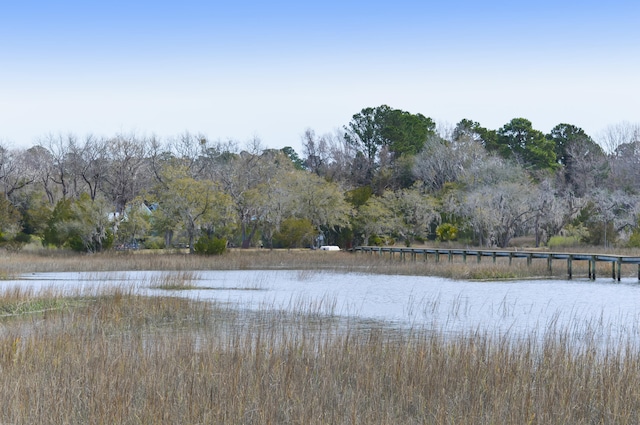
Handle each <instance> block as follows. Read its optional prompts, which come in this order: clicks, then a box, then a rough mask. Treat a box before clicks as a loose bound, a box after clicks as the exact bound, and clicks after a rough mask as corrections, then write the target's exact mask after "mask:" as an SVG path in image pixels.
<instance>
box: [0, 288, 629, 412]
mask: <svg viewBox="0 0 640 425" xmlns="http://www.w3.org/2000/svg"><path fill="white" fill-rule="evenodd" d="M39 297H43V298H45V299H54V300H57V301H58V304H62V302H66V304H65V308H61V309H52V310H48V311H46V312H38V313H33V314H27V312H24V313H23V314H17V315H14V316H12V317H11V319H4V320H3V321H2V326H1V327H0V374H1V376H2V380H1V381H0V400H2V406H1V409H0V423H41V424H64V423H67V424H76V423H96V424H99V423H119V424H140V423H144V424H147V423H157V424H162V423H167V424H169V423H171V424H174V423H183V424H200V423H225V424H327V423H330V424H370V423H375V424H399V423H403V424H412V423H415V424H419V423H420V424H422V423H433V424H453V423H455V424H458V423H473V424H494V423H501V424H524V423H534V424H549V423H616V424H631V423H637V420H638V415H639V414H640V356H639V354H638V353H639V351H638V350H637V348H638V347H637V346H636V344H634V343H633V342H630V341H629V340H625V339H624V338H620V340H618V341H612V342H613V343H614V344H612V345H610V346H607V347H606V348H605V349H604V350H603V349H602V346H601V344H600V342H599V340H598V338H595V337H589V335H585V333H584V332H583V333H581V334H580V336H579V341H577V340H576V337H575V336H574V333H573V329H567V328H562V327H560V328H557V327H555V326H553V324H552V325H550V326H549V329H548V330H547V331H546V333H545V334H544V335H529V336H523V337H521V338H514V337H513V336H510V335H495V334H493V333H491V332H490V331H488V330H477V331H474V332H467V333H463V334H457V335H453V336H452V335H447V334H446V332H444V331H443V330H438V329H437V327H436V328H435V329H412V330H396V329H392V328H389V327H387V326H385V325H384V324H381V323H375V322H366V323H364V322H359V321H357V320H355V319H342V318H339V317H336V316H335V315H334V313H333V307H332V304H331V302H330V300H326V301H322V302H318V301H309V302H304V301H301V302H300V303H299V304H297V305H295V306H293V307H295V308H293V312H292V313H286V312H283V311H272V309H270V308H268V306H265V309H264V310H261V311H255V312H251V311H244V310H234V309H232V308H230V307H228V306H223V305H218V304H210V303H205V302H199V301H194V300H187V299H181V298H173V297H143V296H138V295H135V293H134V291H131V290H130V289H129V288H126V287H122V288H116V289H111V290H104V292H97V293H95V292H92V293H78V294H75V295H74V296H73V297H72V298H66V296H63V295H61V294H57V293H52V292H49V293H45V294H43V295H40V294H33V293H29V292H28V291H27V292H20V291H16V290H13V289H10V290H6V291H4V292H3V293H0V306H1V305H5V304H6V305H15V304H19V303H21V302H27V301H33V300H35V299H38V298H39ZM452 308H453V307H452ZM597 326H598V324H589V326H588V328H589V329H592V328H593V329H595V328H597ZM595 330H596V331H597V329H595ZM577 342H580V343H577Z"/></svg>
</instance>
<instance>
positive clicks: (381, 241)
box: [368, 235, 396, 246]
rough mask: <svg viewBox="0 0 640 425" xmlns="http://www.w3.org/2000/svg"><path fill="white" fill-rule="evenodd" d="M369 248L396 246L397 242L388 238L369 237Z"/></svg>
mask: <svg viewBox="0 0 640 425" xmlns="http://www.w3.org/2000/svg"><path fill="white" fill-rule="evenodd" d="M368 243H369V246H389V245H394V244H395V243H396V240H395V239H393V238H389V237H386V236H378V235H371V236H369V241H368Z"/></svg>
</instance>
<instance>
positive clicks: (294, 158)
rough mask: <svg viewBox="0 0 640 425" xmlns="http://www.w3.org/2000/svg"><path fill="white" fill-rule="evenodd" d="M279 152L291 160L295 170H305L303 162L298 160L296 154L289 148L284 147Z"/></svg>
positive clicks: (298, 157)
mask: <svg viewBox="0 0 640 425" xmlns="http://www.w3.org/2000/svg"><path fill="white" fill-rule="evenodd" d="M280 150H281V151H282V153H284V154H285V155H286V156H287V157H288V158H289V159H290V160H291V162H292V163H293V166H294V167H295V168H296V170H304V169H305V166H304V161H303V160H302V159H301V158H300V156H299V155H298V153H297V152H296V151H295V150H294V149H293V148H292V147H291V146H285V147H284V148H282V149H280Z"/></svg>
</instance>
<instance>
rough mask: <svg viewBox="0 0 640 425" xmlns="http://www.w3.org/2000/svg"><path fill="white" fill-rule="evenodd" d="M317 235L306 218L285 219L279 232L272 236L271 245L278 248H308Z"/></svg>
mask: <svg viewBox="0 0 640 425" xmlns="http://www.w3.org/2000/svg"><path fill="white" fill-rule="evenodd" d="M316 234H317V231H316V229H315V228H314V227H313V224H311V221H310V220H309V219H306V218H293V217H290V218H287V219H286V220H284V221H283V222H282V224H281V225H280V231H278V232H276V233H275V234H274V235H273V244H274V246H275V247H279V248H300V247H305V246H310V245H311V244H312V243H313V239H314V238H315V236H316Z"/></svg>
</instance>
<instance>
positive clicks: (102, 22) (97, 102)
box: [0, 0, 640, 153]
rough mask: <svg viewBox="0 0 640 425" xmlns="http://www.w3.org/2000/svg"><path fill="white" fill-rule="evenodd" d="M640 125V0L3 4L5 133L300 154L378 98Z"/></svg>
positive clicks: (546, 125) (423, 107)
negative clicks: (191, 137)
mask: <svg viewBox="0 0 640 425" xmlns="http://www.w3.org/2000/svg"><path fill="white" fill-rule="evenodd" d="M383 104H385V105H389V106H391V107H393V108H397V109H402V110H405V111H408V112H411V113H421V114H423V115H425V116H428V117H430V118H432V119H433V120H434V121H435V122H437V123H438V124H439V125H441V126H443V127H447V126H453V125H455V124H456V123H457V122H459V121H460V120H462V119H463V118H466V119H471V120H473V121H477V122H479V123H480V124H481V125H482V126H483V127H486V128H490V129H499V128H500V127H502V126H503V125H504V124H506V123H508V122H509V121H510V120H511V119H512V118H517V117H523V118H527V119H529V120H530V121H531V122H532V124H533V127H534V128H535V129H538V130H540V131H543V132H545V133H547V132H549V131H550V130H551V129H552V128H553V127H554V126H555V125H557V124H560V123H568V124H573V125H576V126H578V127H581V128H583V129H584V130H585V131H586V132H587V134H589V135H591V136H593V137H596V139H597V135H598V134H599V133H601V132H603V131H604V130H605V129H606V128H607V127H608V126H610V125H615V124H618V123H621V122H632V123H637V122H639V121H640V2H638V1H619V0H610V1H608V2H602V1H598V2H595V1H591V0H585V1H563V0H554V1H547V0H537V1H535V2H534V1H518V2H516V1H472V0H464V1H456V0H450V1H446V2H445V1H438V2H434V1H429V0H426V1H424V0H423V1H409V0H395V1H393V2H391V1H385V2H381V1H376V0H369V1H366V2H365V1H360V0H357V1H348V0H343V1H334V0H324V1H322V2H312V1H309V2H292V1H280V0H273V1H271V2H256V1H246V0H245V1H243V0H236V1H234V2H227V1H225V2H221V1H216V0H212V1H200V0H181V1H172V2H168V1H162V0H154V1H146V0H143V1H135V0H129V1H121V0H112V1H109V2H98V1H87V0H84V1H69V0H60V1H57V2H51V1H31V0H21V1H18V2H16V1H8V0H0V142H2V143H4V144H5V145H6V144H8V145H10V146H13V147H17V148H27V147H31V146H34V145H36V144H38V143H39V142H40V141H42V140H44V139H45V138H46V137H47V136H48V135H61V134H63V135H66V134H68V133H72V134H75V135H76V136H78V137H85V136H87V135H89V134H92V135H96V136H104V137H112V136H115V135H118V134H135V135H136V136H139V137H149V136H155V137H159V138H161V139H165V140H170V139H171V138H174V137H177V136H179V135H180V134H182V133H184V132H186V131H188V132H190V133H202V134H204V135H206V136H207V137H208V138H209V139H211V140H221V141H226V140H229V139H232V140H235V141H238V142H239V143H240V144H242V143H245V142H247V141H249V140H251V139H254V138H256V137H257V138H259V139H260V140H261V141H262V143H263V145H265V146H266V147H270V148H282V147H285V146H292V147H293V148H294V149H296V151H298V152H300V153H301V138H302V135H303V134H304V132H305V130H307V129H312V130H314V132H315V133H316V134H318V135H322V134H325V133H334V132H335V131H339V130H340V129H341V128H342V127H343V126H344V125H346V124H348V122H349V121H350V119H351V117H352V116H353V115H354V114H356V113H358V112H360V110H362V109H363V108H365V107H375V106H380V105H383Z"/></svg>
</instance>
